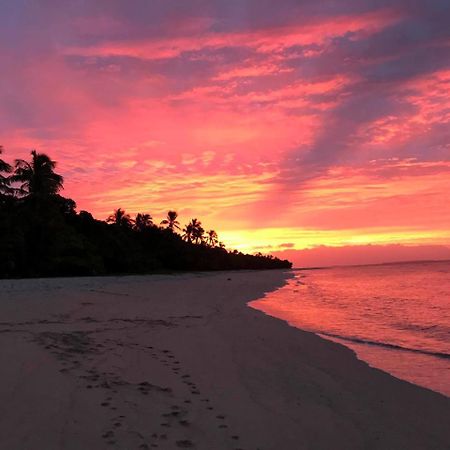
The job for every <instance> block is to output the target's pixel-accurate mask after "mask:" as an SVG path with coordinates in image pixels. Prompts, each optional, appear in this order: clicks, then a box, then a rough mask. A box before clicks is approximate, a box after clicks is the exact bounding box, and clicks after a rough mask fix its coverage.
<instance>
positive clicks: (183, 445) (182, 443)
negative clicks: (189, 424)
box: [176, 439, 194, 448]
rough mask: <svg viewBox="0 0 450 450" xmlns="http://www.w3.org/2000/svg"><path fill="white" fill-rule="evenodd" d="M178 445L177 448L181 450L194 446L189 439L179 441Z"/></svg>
mask: <svg viewBox="0 0 450 450" xmlns="http://www.w3.org/2000/svg"><path fill="white" fill-rule="evenodd" d="M176 444H177V447H180V448H191V447H193V446H194V444H193V443H192V441H189V440H187V439H184V440H182V441H177V442H176Z"/></svg>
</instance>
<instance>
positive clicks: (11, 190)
mask: <svg viewBox="0 0 450 450" xmlns="http://www.w3.org/2000/svg"><path fill="white" fill-rule="evenodd" d="M1 151H2V149H1V147H0V153H1ZM55 167H56V163H55V162H54V161H52V160H51V159H50V158H49V157H48V156H47V155H45V154H40V153H36V152H32V154H31V161H23V160H17V161H15V163H14V165H9V164H7V163H6V162H5V161H3V160H2V159H0V250H1V251H0V277H3V278H4V277H35V276H58V275H59V276H75V275H102V274H124V273H151V272H156V271H192V270H239V269H276V268H289V267H291V263H290V262H289V261H281V260H279V259H277V258H273V257H271V256H263V255H261V254H258V255H246V254H242V253H240V252H237V251H227V250H226V249H225V248H224V246H223V244H221V243H220V242H219V240H218V235H217V233H216V232H215V231H214V230H209V231H205V230H204V229H203V227H202V225H201V222H200V221H199V220H197V219H192V220H191V221H190V222H189V223H188V224H187V225H186V226H185V227H184V228H181V226H180V223H179V221H178V215H177V213H176V212H175V211H169V213H168V215H167V217H166V218H165V219H164V220H163V221H162V222H161V223H159V224H155V223H154V222H153V218H152V217H151V216H150V214H146V213H140V214H137V215H136V217H135V218H134V219H133V218H131V217H130V216H129V215H128V214H126V212H125V211H124V210H123V209H120V208H119V209H117V210H116V211H114V212H113V214H111V216H110V217H108V219H107V220H106V221H101V220H96V219H94V218H93V216H92V215H91V214H90V213H89V212H87V211H80V212H77V211H76V204H75V202H74V201H73V200H71V199H68V198H64V197H62V196H61V195H59V192H60V190H61V189H62V187H63V178H62V177H61V176H60V175H58V174H57V173H56V172H55ZM178 231H179V232H180V233H181V234H179V233H178Z"/></svg>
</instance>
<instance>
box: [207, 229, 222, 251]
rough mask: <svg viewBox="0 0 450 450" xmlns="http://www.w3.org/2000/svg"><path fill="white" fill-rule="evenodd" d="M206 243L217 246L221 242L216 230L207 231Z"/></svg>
mask: <svg viewBox="0 0 450 450" xmlns="http://www.w3.org/2000/svg"><path fill="white" fill-rule="evenodd" d="M206 243H207V244H208V245H209V246H210V247H215V246H216V245H217V244H218V243H219V237H218V236H217V233H216V232H215V231H214V230H209V231H207V232H206Z"/></svg>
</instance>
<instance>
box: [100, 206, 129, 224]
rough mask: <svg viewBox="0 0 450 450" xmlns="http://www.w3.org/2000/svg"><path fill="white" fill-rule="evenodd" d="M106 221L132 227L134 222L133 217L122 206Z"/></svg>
mask: <svg viewBox="0 0 450 450" xmlns="http://www.w3.org/2000/svg"><path fill="white" fill-rule="evenodd" d="M106 221H107V222H108V223H112V224H114V225H117V226H119V227H123V228H131V226H132V224H133V219H132V218H131V217H130V215H129V214H127V213H126V212H125V210H124V209H122V208H118V209H115V210H114V212H113V213H112V214H111V215H110V216H109V217H108V218H107V219H106Z"/></svg>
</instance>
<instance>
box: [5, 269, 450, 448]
mask: <svg viewBox="0 0 450 450" xmlns="http://www.w3.org/2000/svg"><path fill="white" fill-rule="evenodd" d="M288 276H289V273H288V272H282V271H270V272H228V273H225V272H222V273H215V274H186V275H174V276H170V275H166V276H148V277H108V278H72V279H52V280H15V281H11V280H3V281H0V449H5V450H6V449H8V450H41V449H42V450H53V449H55V450H56V449H71V450H75V449H77V450H89V449H96V450H97V449H124V450H125V449H126V450H129V449H150V448H159V449H177V448H193V449H205V450H215V449H217V450H220V449H234V450H237V449H242V450H250V449H253V450H257V449H259V450H269V449H273V450H275V449H276V450H280V449H282V450H290V449H293V450H294V449H295V450H301V449H323V450H329V449H338V450H339V449H343V450H344V449H345V450H351V449H355V450H356V449H408V450H412V449H447V448H448V443H449V442H450V432H449V427H448V426H447V421H448V417H450V400H449V399H447V398H446V397H444V396H442V395H439V394H436V393H434V392H431V391H428V390H426V389H422V388H419V387H417V386H414V385H411V384H409V383H407V382H404V381H400V380H397V379H395V378H393V377H391V376H390V375H387V374H385V373H383V372H381V371H379V370H376V369H372V368H370V367H368V366H367V365H366V364H365V363H363V362H361V361H359V360H357V359H356V357H355V356H354V354H353V353H352V352H351V351H350V350H348V349H347V348H345V347H343V346H340V345H338V344H334V343H332V342H329V341H325V340H323V339H321V338H320V337H318V336H316V335H314V334H311V333H306V332H303V331H301V330H297V329H295V328H292V327H289V326H288V325H287V324H285V323H284V322H282V321H280V320H278V319H275V318H272V317H268V316H265V315H264V314H263V313H261V312H259V311H256V310H254V309H251V308H249V307H248V306H247V302H249V301H251V300H254V299H256V298H259V297H261V296H262V295H263V294H264V292H268V291H271V290H273V289H276V288H277V287H280V286H282V285H283V284H284V282H285V280H286V277H288Z"/></svg>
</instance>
